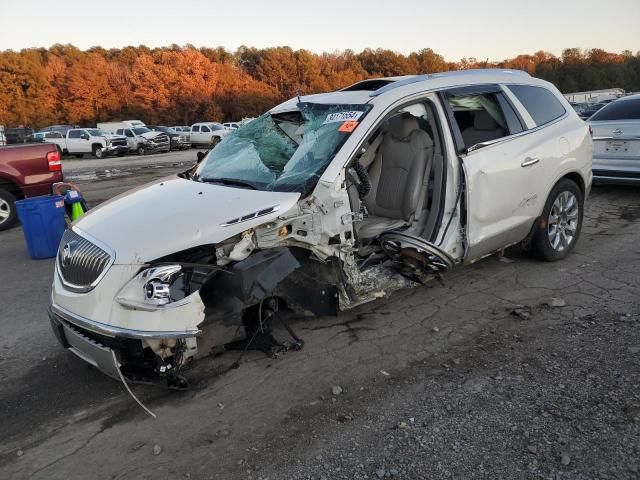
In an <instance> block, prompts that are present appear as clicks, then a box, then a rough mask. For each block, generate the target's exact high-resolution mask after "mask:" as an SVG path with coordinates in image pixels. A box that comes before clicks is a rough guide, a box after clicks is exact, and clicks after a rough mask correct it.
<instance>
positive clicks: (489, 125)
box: [473, 110, 500, 130]
mask: <svg viewBox="0 0 640 480" xmlns="http://www.w3.org/2000/svg"><path fill="white" fill-rule="evenodd" d="M498 128H500V127H498V124H497V123H496V121H495V120H494V119H493V117H492V116H491V115H489V112H487V111H486V110H478V111H477V112H476V113H475V114H474V116H473V129H474V130H497V129H498Z"/></svg>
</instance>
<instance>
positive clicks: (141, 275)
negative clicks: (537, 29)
mask: <svg viewBox="0 0 640 480" xmlns="http://www.w3.org/2000/svg"><path fill="white" fill-rule="evenodd" d="M591 157H592V141H591V137H590V134H589V130H588V127H587V126H586V125H585V123H584V122H583V121H582V120H580V118H579V117H578V116H577V115H576V113H575V112H574V110H573V109H572V108H571V106H570V105H569V104H568V103H567V102H566V101H565V100H564V98H563V97H562V95H561V94H560V93H559V92H558V90H556V88H555V87H554V86H553V85H551V84H549V83H547V82H544V81H542V80H538V79H535V78H531V77H530V76H529V75H527V74H526V73H523V72H519V71H507V70H477V71H463V72H452V73H438V74H433V75H422V76H411V77H401V78H383V79H375V80H365V81H363V82H360V83H357V84H355V85H352V86H350V87H348V88H345V89H343V90H341V91H338V92H332V93H326V94H319V95H308V96H302V97H298V98H294V99H291V100H289V101H288V102H285V103H283V104H281V105H279V106H277V107H275V108H273V109H272V110H271V111H269V112H268V113H266V114H264V115H262V116H261V117H259V118H257V119H256V120H254V121H253V122H251V123H249V124H247V125H245V126H243V127H241V128H240V129H238V130H236V131H234V132H233V133H232V134H231V135H229V136H228V137H226V138H225V139H224V140H223V141H222V142H220V143H219V144H218V145H217V146H216V147H215V148H214V149H212V150H211V151H210V153H209V154H208V155H207V156H206V157H205V158H204V160H203V161H202V162H201V163H200V164H199V165H197V166H196V167H195V168H194V169H193V170H191V171H189V172H185V173H183V174H180V175H175V176H172V177H169V178H165V179H163V180H160V181H156V182H153V183H151V184H148V185H145V186H143V187H140V188H137V189H135V190H132V191H130V192H128V193H126V194H123V195H121V196H119V197H116V198H114V199H112V200H110V201H108V202H105V203H103V204H102V205H100V206H99V207H97V208H95V209H93V210H91V211H90V212H89V213H88V214H87V215H86V216H84V217H83V218H82V219H80V220H79V221H78V222H76V223H75V224H74V225H73V226H72V228H71V229H70V230H68V231H67V232H66V233H65V235H64V238H63V240H62V242H61V244H60V249H59V252H58V256H57V261H56V272H55V275H54V282H53V292H52V305H51V308H50V312H49V314H50V319H51V322H52V325H53V329H54V331H55V333H56V336H57V337H58V339H59V341H60V342H61V343H62V345H63V346H64V347H66V348H68V349H69V350H70V351H72V352H73V353H75V354H76V355H77V356H79V357H80V358H82V359H84V360H85V361H87V362H89V363H90V364H92V365H95V366H96V367H98V368H99V369H101V370H102V371H104V372H105V373H107V374H109V375H111V376H114V377H118V376H120V375H121V374H124V375H125V376H127V377H129V378H140V377H144V376H149V375H150V376H154V377H155V378H157V374H161V375H164V376H166V378H167V379H168V380H169V383H170V384H171V383H172V382H173V383H178V384H180V382H182V381H183V379H182V378H180V371H181V369H182V368H183V367H184V366H185V365H187V364H188V363H189V361H190V360H191V359H193V358H194V357H196V356H198V355H200V356H204V355H208V354H210V353H211V352H212V349H213V348H216V347H221V346H225V347H226V348H237V349H241V350H244V349H247V348H254V347H257V348H261V349H264V350H268V349H269V348H272V347H273V346H274V344H275V345H278V342H276V341H275V340H274V339H273V337H272V336H271V335H270V333H269V332H270V329H269V325H270V324H271V323H272V322H273V321H275V320H282V318H281V317H280V315H279V314H278V310H280V311H282V310H283V309H284V308H287V309H288V310H291V311H293V312H295V313H296V314H298V315H329V314H337V313H338V312H340V311H341V310H345V309H348V308H351V307H354V306H356V305H359V304H362V303H364V302H368V301H370V300H373V299H376V298H379V297H384V296H385V295H388V294H389V293H390V292H392V291H393V290H396V289H400V288H407V287H415V286H419V285H421V284H423V283H424V282H425V281H427V280H428V279H429V278H431V277H433V276H434V275H437V274H440V273H442V272H444V271H446V270H448V269H451V268H453V267H455V266H458V265H461V264H465V263H471V262H474V261H476V260H478V259H480V258H482V257H484V256H486V255H489V254H491V253H493V252H496V251H498V250H500V249H503V248H504V247H506V246H509V245H513V244H516V243H520V242H522V243H523V244H524V245H525V246H526V248H528V249H529V250H531V251H532V253H533V254H535V255H536V256H538V257H539V258H541V259H543V260H558V259H561V258H563V257H564V256H565V255H567V253H568V252H569V251H570V250H571V249H572V248H573V247H574V246H575V244H576V242H577V240H578V237H579V235H580V229H581V225H582V218H583V205H584V199H585V197H586V196H587V195H588V193H589V190H590V188H591ZM283 323H284V322H283ZM285 326H286V327H287V329H288V330H289V332H290V333H291V334H292V337H293V338H294V342H293V344H294V345H295V346H298V347H299V346H301V341H300V339H298V338H297V337H296V336H295V333H294V332H293V331H292V330H291V329H290V328H289V327H288V325H286V324H285Z"/></svg>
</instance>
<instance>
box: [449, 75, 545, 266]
mask: <svg viewBox="0 0 640 480" xmlns="http://www.w3.org/2000/svg"><path fill="white" fill-rule="evenodd" d="M486 94H494V95H497V97H496V98H497V103H498V105H499V106H500V109H501V111H502V114H503V116H504V118H505V120H506V122H507V127H508V128H509V134H508V135H505V136H504V137H500V138H497V139H494V140H491V141H487V142H482V143H480V144H476V145H477V146H476V148H472V147H473V146H470V147H466V145H465V144H464V140H463V138H462V132H461V131H460V128H459V126H458V123H457V121H456V119H455V116H454V113H453V109H452V108H451V105H450V104H449V102H448V96H451V95H486ZM438 96H439V98H440V101H441V104H442V107H443V109H444V111H445V112H446V116H447V122H448V126H449V129H450V131H451V135H452V137H453V140H454V144H455V147H456V153H457V156H458V159H459V161H460V165H461V167H462V170H463V172H464V182H465V185H464V198H463V206H464V213H463V216H464V231H465V236H466V251H465V258H464V261H465V262H467V263H470V262H474V261H476V260H479V259H480V258H483V257H485V256H487V255H491V254H492V253H494V252H496V251H497V250H500V249H502V248H505V247H507V246H509V245H512V244H515V243H518V242H520V241H522V240H523V239H524V238H525V237H526V236H527V235H528V233H529V231H530V230H531V226H532V225H533V222H534V221H535V219H536V217H537V212H538V209H537V206H536V205H535V204H536V203H537V201H538V200H539V197H540V192H541V190H542V189H543V188H544V187H541V185H542V184H543V183H544V178H542V181H540V182H537V184H539V185H537V184H536V185H530V184H529V183H528V182H527V180H528V179H529V178H530V177H532V175H531V172H530V169H529V167H534V166H535V163H536V162H534V163H531V164H530V165H526V163H527V162H529V161H530V160H533V159H529V160H528V159H527V158H526V152H525V153H518V148H519V146H520V142H519V139H520V138H522V137H523V136H525V135H527V133H528V128H529V127H530V125H529V124H528V122H527V121H526V120H525V118H524V116H523V115H522V112H521V111H520V109H519V108H518V107H517V106H516V105H515V104H514V102H512V100H511V98H510V96H509V95H508V94H507V93H505V91H504V89H503V87H502V85H501V84H497V83H491V84H479V85H470V86H463V87H453V88H447V89H443V90H439V91H438ZM505 105H506V106H508V107H509V108H510V109H511V110H512V111H513V113H515V117H514V116H513V115H510V114H509V115H507V113H506V112H505ZM514 122H517V124H514ZM516 126H518V127H519V129H520V131H518V132H514V133H511V132H512V129H513V128H515V127H516ZM516 130H517V128H516ZM492 155H493V158H496V157H498V161H499V162H500V163H499V165H502V166H504V167H506V172H507V173H506V174H504V171H505V169H503V175H502V176H503V177H507V178H506V179H505V180H509V181H510V185H511V188H510V189H509V188H505V185H500V184H499V183H500V182H499V181H498V182H497V181H496V180H497V178H495V177H497V173H498V172H499V170H500V169H497V170H498V171H494V172H493V173H492V172H491V168H492V167H493V166H494V165H496V164H498V161H495V160H492ZM500 155H502V156H503V157H504V158H499V156H500ZM522 155H524V157H523V156H522ZM486 167H488V168H486ZM492 177H494V178H492ZM509 177H510V178H509ZM514 186H518V187H520V188H518V189H516V188H515V187H514ZM492 187H493V188H492ZM497 187H502V188H500V189H497ZM494 189H495V190H494ZM496 192H500V193H499V194H498V195H499V196H500V198H499V199H498V198H496V196H497V194H496ZM505 199H506V203H505ZM543 201H544V200H543Z"/></svg>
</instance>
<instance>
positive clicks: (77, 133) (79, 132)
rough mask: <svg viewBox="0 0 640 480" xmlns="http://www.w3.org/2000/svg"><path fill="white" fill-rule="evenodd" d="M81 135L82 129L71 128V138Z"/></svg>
mask: <svg viewBox="0 0 640 480" xmlns="http://www.w3.org/2000/svg"><path fill="white" fill-rule="evenodd" d="M80 135H82V130H70V131H69V138H80Z"/></svg>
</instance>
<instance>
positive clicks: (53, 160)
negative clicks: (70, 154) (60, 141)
mask: <svg viewBox="0 0 640 480" xmlns="http://www.w3.org/2000/svg"><path fill="white" fill-rule="evenodd" d="M47 163H48V164H49V171H50V172H59V171H60V170H62V160H61V159H60V152H59V151H57V150H56V151H55V152H47Z"/></svg>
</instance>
